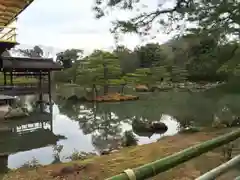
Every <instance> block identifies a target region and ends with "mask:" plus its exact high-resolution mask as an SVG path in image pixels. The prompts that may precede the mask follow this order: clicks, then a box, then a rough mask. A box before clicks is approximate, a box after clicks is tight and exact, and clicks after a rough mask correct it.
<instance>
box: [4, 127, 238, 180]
mask: <svg viewBox="0 0 240 180" xmlns="http://www.w3.org/2000/svg"><path fill="white" fill-rule="evenodd" d="M227 131H229V129H228V130H227ZM224 133H226V129H225V130H218V131H209V130H208V131H206V132H198V133H194V134H178V135H175V136H171V137H164V138H162V139H161V140H160V141H158V142H155V143H151V144H147V145H141V146H136V147H130V148H124V149H122V150H120V151H118V152H114V153H112V154H110V155H104V156H99V157H94V158H92V159H88V160H84V161H75V162H70V163H66V164H55V165H48V166H42V167H39V168H36V169H19V170H16V171H12V172H10V173H8V174H6V175H5V176H4V177H3V180H16V179H18V180H51V179H65V180H77V179H78V180H103V179H105V178H107V177H111V176H113V175H116V174H118V173H121V172H122V171H123V170H125V169H127V168H134V167H137V166H140V165H143V164H146V163H149V162H151V161H155V160H157V159H160V158H163V157H166V156H168V155H171V154H173V153H175V152H178V151H180V150H183V149H185V148H187V147H190V146H192V145H195V144H198V143H201V142H203V141H206V140H209V139H212V138H214V137H216V136H219V135H221V134H224ZM223 161H224V160H223V154H222V149H221V148H218V149H216V150H214V151H211V152H208V153H206V154H204V155H201V156H199V157H197V158H195V159H192V160H190V161H188V162H186V163H184V164H181V165H179V166H177V167H175V168H173V169H171V170H169V171H167V172H164V173H161V174H159V175H158V176H156V177H154V178H151V179H153V180H157V179H158V180H159V179H164V180H192V179H195V178H196V177H198V176H200V175H201V174H203V173H205V172H207V171H209V170H210V169H212V168H215V167H216V166H218V165H219V164H221V163H222V162H223ZM238 173H239V172H238V171H234V173H231V172H230V173H228V174H226V175H224V176H223V177H222V178H219V179H221V180H223V179H226V178H227V179H233V177H236V175H240V174H238Z"/></svg>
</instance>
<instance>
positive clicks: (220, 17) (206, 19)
mask: <svg viewBox="0 0 240 180" xmlns="http://www.w3.org/2000/svg"><path fill="white" fill-rule="evenodd" d="M144 2H145V4H144ZM144 2H143V0H136V1H135V0H134V1H133V0H117V1H116V0H96V3H95V7H94V10H95V13H96V17H97V18H101V17H103V16H105V15H106V14H107V12H108V11H109V10H112V9H113V8H114V9H123V10H132V11H135V12H137V13H136V15H135V16H134V17H131V18H129V19H127V20H117V21H115V23H114V27H113V30H114V31H121V32H124V33H125V32H136V33H140V34H143V35H146V34H147V33H148V32H150V30H151V29H152V27H153V25H154V27H155V28H157V29H160V28H161V27H166V28H168V29H170V30H172V29H179V28H180V27H181V25H182V22H183V21H185V22H186V21H188V22H191V23H192V24H193V23H195V24H196V26H197V29H191V30H195V32H201V31H207V32H208V33H211V34H212V35H214V36H215V37H218V38H220V37H222V38H223V37H226V36H227V35H229V34H231V35H235V36H238V37H239V25H240V21H239V19H240V13H239V11H240V9H239V2H238V1H237V0H228V1H226V0H176V1H173V5H172V6H171V7H170V6H169V4H167V3H169V2H168V1H158V2H157V3H156V4H155V8H151V9H150V8H141V9H140V10H139V9H138V8H139V7H140V6H139V5H145V7H146V6H148V5H151V6H150V7H153V4H152V2H150V1H148V2H146V1H144ZM106 7H107V8H106ZM142 7H143V6H142ZM166 17H168V18H166ZM158 26H160V27H158Z"/></svg>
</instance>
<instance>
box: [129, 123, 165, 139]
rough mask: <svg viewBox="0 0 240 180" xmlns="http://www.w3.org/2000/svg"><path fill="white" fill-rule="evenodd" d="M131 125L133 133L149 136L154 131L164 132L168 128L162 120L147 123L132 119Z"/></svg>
mask: <svg viewBox="0 0 240 180" xmlns="http://www.w3.org/2000/svg"><path fill="white" fill-rule="evenodd" d="M132 127H133V131H134V133H135V134H137V135H139V136H148V137H151V136H152V135H153V134H154V133H159V134H162V133H165V132H166V131H167V130H168V127H167V125H166V124H164V123H162V122H153V123H149V122H139V121H137V120H134V121H133V123H132Z"/></svg>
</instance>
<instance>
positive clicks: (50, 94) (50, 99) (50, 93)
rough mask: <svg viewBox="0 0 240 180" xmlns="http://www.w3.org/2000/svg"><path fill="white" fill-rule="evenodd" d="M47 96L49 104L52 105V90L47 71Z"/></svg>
mask: <svg viewBox="0 0 240 180" xmlns="http://www.w3.org/2000/svg"><path fill="white" fill-rule="evenodd" d="M48 95H49V103H50V104H51V103H52V89H51V72H50V71H48Z"/></svg>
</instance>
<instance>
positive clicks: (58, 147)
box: [52, 145, 63, 164]
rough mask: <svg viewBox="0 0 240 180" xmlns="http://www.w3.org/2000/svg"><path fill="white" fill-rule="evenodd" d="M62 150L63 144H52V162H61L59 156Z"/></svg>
mask: <svg viewBox="0 0 240 180" xmlns="http://www.w3.org/2000/svg"><path fill="white" fill-rule="evenodd" d="M62 150H63V145H55V146H53V158H54V160H53V162H52V164H56V163H60V162H61V158H60V153H61V152H62Z"/></svg>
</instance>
